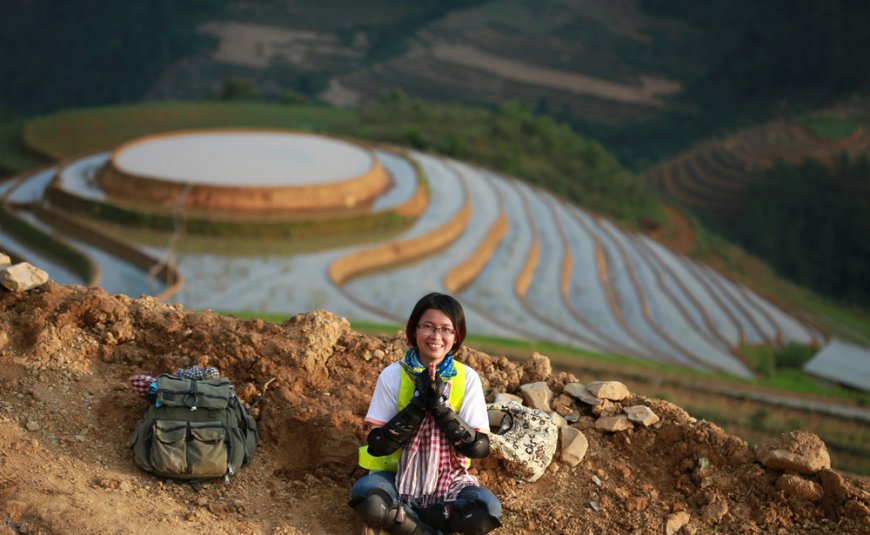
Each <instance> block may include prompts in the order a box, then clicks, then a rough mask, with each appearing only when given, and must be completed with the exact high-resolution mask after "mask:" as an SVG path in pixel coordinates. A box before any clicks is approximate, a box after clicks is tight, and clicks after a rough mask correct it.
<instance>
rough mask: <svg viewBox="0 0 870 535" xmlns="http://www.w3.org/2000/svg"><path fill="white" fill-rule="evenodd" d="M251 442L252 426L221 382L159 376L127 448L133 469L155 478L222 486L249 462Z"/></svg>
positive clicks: (254, 444) (227, 384)
mask: <svg viewBox="0 0 870 535" xmlns="http://www.w3.org/2000/svg"><path fill="white" fill-rule="evenodd" d="M257 441H258V433H257V422H256V421H255V420H254V418H253V417H251V414H250V412H249V411H248V408H247V406H246V405H245V404H244V403H243V402H242V401H241V400H239V399H238V398H237V397H236V395H235V393H234V392H233V389H232V387H231V386H230V382H229V381H228V380H227V379H225V378H223V377H220V378H215V379H203V380H195V379H181V378H178V377H175V376H172V375H166V374H164V375H160V376H159V377H158V378H157V399H156V402H155V403H152V404H150V405H149V406H148V409H147V410H146V411H145V416H143V418H142V419H141V420H140V421H139V423H138V424H136V429H135V430H134V431H133V434H132V436H131V437H130V446H131V447H132V448H133V456H134V459H135V461H136V464H137V465H138V466H139V467H141V468H142V469H143V470H146V471H148V472H152V473H154V474H156V475H158V476H162V477H166V478H170V479H186V480H201V479H210V478H216V477H223V478H225V479H226V480H227V481H228V480H229V476H231V475H234V474H235V473H236V471H237V470H238V469H239V468H242V467H244V466H246V465H247V464H248V463H250V462H251V457H252V456H253V455H254V451H255V450H256V449H257Z"/></svg>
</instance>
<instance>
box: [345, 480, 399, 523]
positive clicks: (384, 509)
mask: <svg viewBox="0 0 870 535" xmlns="http://www.w3.org/2000/svg"><path fill="white" fill-rule="evenodd" d="M392 506H393V500H392V499H391V498H390V496H389V495H388V494H387V493H386V492H384V491H382V490H379V489H375V490H373V491H371V492H369V494H368V496H366V497H365V498H363V499H362V500H360V501H358V502H357V503H356V504H354V505H353V509H354V511H356V512H357V514H359V515H360V516H361V517H362V519H363V521H364V522H365V523H366V524H368V525H369V526H371V527H374V528H385V527H387V525H388V524H389V523H390V520H391V518H390V516H391V515H390V508H392Z"/></svg>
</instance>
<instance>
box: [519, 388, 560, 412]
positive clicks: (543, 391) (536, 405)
mask: <svg viewBox="0 0 870 535" xmlns="http://www.w3.org/2000/svg"><path fill="white" fill-rule="evenodd" d="M520 394H522V396H523V399H524V400H525V401H526V405H527V406H528V407H531V408H533V409H540V410H542V411H544V412H550V403H552V402H553V391H552V390H550V387H549V386H547V383H545V382H543V381H539V382H537V383H528V384H524V385H522V386H521V387H520Z"/></svg>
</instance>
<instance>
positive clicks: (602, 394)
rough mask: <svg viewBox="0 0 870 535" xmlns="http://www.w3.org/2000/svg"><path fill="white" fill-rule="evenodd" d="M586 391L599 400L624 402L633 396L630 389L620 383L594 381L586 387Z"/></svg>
mask: <svg viewBox="0 0 870 535" xmlns="http://www.w3.org/2000/svg"><path fill="white" fill-rule="evenodd" d="M586 390H588V391H589V392H590V393H591V394H592V395H593V396H595V397H597V398H599V399H609V400H612V401H622V400H623V399H625V398H627V397H628V396H630V395H631V392H629V391H628V387H626V386H625V385H624V384H622V383H620V382H619V381H594V382H591V383H589V384H588V385H586Z"/></svg>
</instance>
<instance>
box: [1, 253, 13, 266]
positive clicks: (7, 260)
mask: <svg viewBox="0 0 870 535" xmlns="http://www.w3.org/2000/svg"><path fill="white" fill-rule="evenodd" d="M11 265H12V259H11V258H9V255H7V254H5V253H0V268H4V267H6V266H11Z"/></svg>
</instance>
